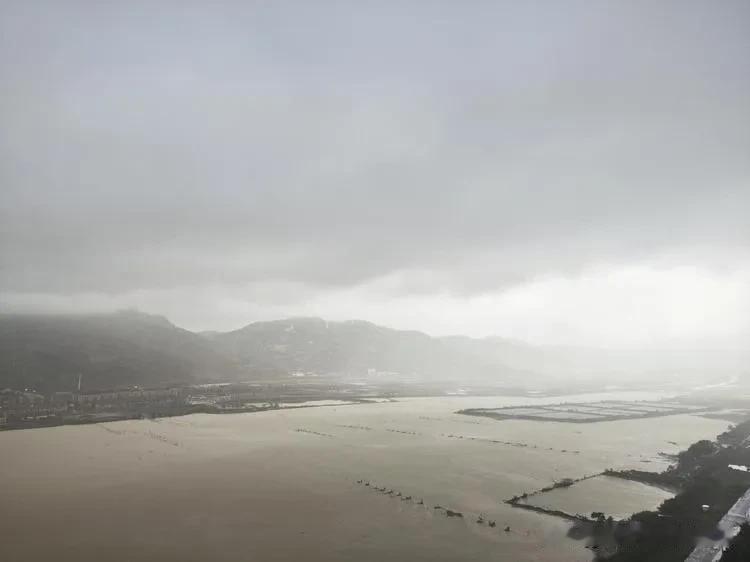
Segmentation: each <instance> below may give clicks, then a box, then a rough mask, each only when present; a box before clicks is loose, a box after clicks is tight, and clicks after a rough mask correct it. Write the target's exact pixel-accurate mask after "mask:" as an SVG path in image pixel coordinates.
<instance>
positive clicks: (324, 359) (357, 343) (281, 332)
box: [206, 318, 518, 382]
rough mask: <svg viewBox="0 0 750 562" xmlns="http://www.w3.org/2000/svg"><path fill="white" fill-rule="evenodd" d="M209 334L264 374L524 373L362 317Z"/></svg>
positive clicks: (461, 375) (420, 375)
mask: <svg viewBox="0 0 750 562" xmlns="http://www.w3.org/2000/svg"><path fill="white" fill-rule="evenodd" d="M206 337H208V338H209V339H210V340H211V341H213V342H214V343H216V344H217V346H218V347H219V348H220V349H221V350H223V352H224V353H226V354H227V355H229V356H231V357H233V358H234V359H235V360H236V361H237V362H238V364H239V365H240V366H241V367H242V368H243V369H244V370H247V371H248V372H253V373H258V374H274V373H291V372H294V371H313V372H316V373H321V374H341V375H362V374H366V373H367V372H368V371H370V370H375V371H379V372H391V373H394V374H396V373H398V374H399V375H400V376H402V377H407V376H408V377H418V378H423V379H428V380H439V379H447V378H451V379H454V380H467V379H474V380H476V379H482V378H492V379H493V380H496V381H497V382H499V381H500V379H502V378H506V377H512V376H516V375H518V373H517V372H515V371H513V370H511V369H508V368H506V367H505V366H504V365H503V364H502V362H500V361H491V362H489V361H485V360H484V359H482V358H481V357H476V356H473V355H471V354H468V353H464V352H463V351H461V350H457V349H454V348H453V347H452V346H450V345H447V344H446V343H445V342H443V341H441V340H440V339H438V338H433V337H430V336H428V335H426V334H423V333H421V332H415V331H401V330H393V329H390V328H384V327H382V326H377V325H375V324H371V323H369V322H363V321H357V320H354V321H347V322H327V321H325V320H322V319H320V318H290V319H286V320H276V321H270V322H256V323H253V324H250V325H248V326H246V327H244V328H242V329H240V330H236V331H234V332H228V333H223V334H216V333H213V334H210V335H207V336H206Z"/></svg>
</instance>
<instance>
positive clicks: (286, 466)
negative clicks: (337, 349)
mask: <svg viewBox="0 0 750 562" xmlns="http://www.w3.org/2000/svg"><path fill="white" fill-rule="evenodd" d="M650 398H658V397H655V396H653V395H644V394H638V393H619V394H609V395H589V396H570V397H565V401H567V402H576V403H583V402H595V401H601V400H605V399H609V400H642V399H650ZM560 401H561V399H560V397H558V398H555V399H539V400H529V399H528V398H501V397H490V398H474V397H471V398H468V397H467V398H425V399H408V400H402V401H400V402H394V403H378V404H357V405H346V406H336V405H328V406H326V407H320V408H316V407H309V408H297V409H288V410H273V411H266V412H259V413H254V414H236V415H224V416H219V415H204V414H201V415H192V416H186V417H181V418H169V419H163V420H157V421H123V422H114V423H108V424H98V425H86V426H63V427H55V428H46V429H34V430H25V431H15V432H5V433H1V434H0V452H1V453H2V458H3V462H2V463H0V478H1V479H2V482H3V486H2V487H1V488H0V521H2V522H3V529H4V533H3V536H4V538H3V540H2V541H0V559H1V560H12V561H14V562H23V561H37V560H49V559H54V560H62V561H65V562H67V561H77V562H78V561H83V562H85V561H97V562H98V561H100V560H108V561H111V562H125V561H128V562H129V561H132V560H159V561H181V562H184V561H201V562H205V561H206V560H212V561H240V560H242V561H247V560H264V561H266V560H320V561H324V560H325V561H338V560H340V561H344V560H347V561H348V560H365V561H368V560H372V561H376V560H377V561H380V560H384V559H390V560H396V561H398V560H408V561H414V560H425V561H426V560H431V561H433V560H446V561H447V560H478V561H482V560H514V561H532V560H533V561H539V560H544V561H545V562H568V561H577V560H580V561H583V560H590V559H591V553H590V551H589V550H586V549H585V548H584V547H585V543H584V542H583V541H575V540H573V539H570V538H568V536H567V533H568V530H569V528H570V523H569V522H568V521H565V520H563V519H560V518H556V517H551V516H547V515H544V514H539V513H534V512H530V511H526V510H520V509H515V508H513V507H512V506H509V505H506V504H504V503H503V500H505V499H507V498H510V497H512V496H513V495H516V494H519V493H523V492H532V491H534V490H538V489H540V488H542V487H545V486H548V485H549V484H550V483H552V482H554V481H556V480H560V479H562V478H580V477H582V476H585V475H589V474H594V473H598V472H601V471H603V470H604V469H606V468H616V469H627V468H637V469H642V470H655V471H658V470H661V469H663V468H665V467H666V463H667V461H666V460H665V458H664V457H663V456H662V455H660V453H666V454H674V453H676V452H678V451H679V450H680V449H684V448H686V447H687V446H688V445H690V444H691V443H693V442H694V441H696V440H698V439H703V438H713V437H714V436H715V435H716V434H718V433H720V432H721V431H723V430H724V429H725V428H726V426H727V422H726V421H722V420H715V419H707V418H705V417H701V416H699V415H672V416H669V417H664V418H659V419H658V420H655V419H634V420H621V421H613V422H607V423H597V424H576V423H555V424H550V423H540V422H535V421H528V420H509V421H507V422H504V423H497V422H496V421H494V420H491V419H485V418H480V417H468V416H462V415H458V414H455V413H454V412H455V411H457V410H459V409H462V408H489V407H498V405H501V406H511V405H520V404H529V403H533V404H536V405H538V404H542V403H547V404H551V403H559V402H560ZM592 480H596V479H592ZM607 480H608V479H607ZM607 480H599V481H598V482H596V483H594V482H592V483H591V484H587V482H588V481H586V482H581V483H580V484H576V485H574V486H572V487H571V488H569V489H567V490H565V491H561V492H564V493H565V494H566V496H565V498H563V500H564V501H565V502H568V503H569V504H570V505H574V506H576V508H577V506H578V505H579V504H580V505H581V506H583V507H585V508H586V509H589V507H591V508H592V510H593V509H594V508H598V509H597V510H604V511H607V510H610V511H611V512H612V514H613V515H621V514H625V513H627V512H628V511H629V510H632V509H633V508H634V507H639V508H641V506H645V507H650V506H651V504H653V503H654V502H658V500H659V498H658V497H656V496H654V495H651V492H644V494H643V495H641V496H640V497H641V500H643V501H642V502H640V503H639V502H638V501H636V502H635V503H634V501H633V497H632V494H631V493H630V491H629V490H622V491H621V492H622V493H620V492H617V493H615V494H612V493H610V491H611V490H612V489H614V488H612V487H610V486H609V485H608V483H607ZM360 481H361V482H360ZM365 483H369V484H370V485H369V486H367V485H365ZM584 484H586V486H592V485H593V486H594V488H595V489H588V488H586V489H584V488H579V486H583V485H584ZM618 485H620V486H629V485H630V483H628V484H622V483H619V484H618ZM391 490H392V491H393V493H390V494H389V493H388V492H389V491H391ZM581 490H584V492H585V493H586V495H587V498H586V501H585V502H584V503H580V502H579V500H580V498H576V494H577V493H579V492H580V491H581ZM600 493H601V494H602V501H601V502H600V501H598V500H597V495H598V494H600ZM398 494H401V495H400V496H399V495H398ZM605 495H606V496H607V497H604V496H605ZM646 504H648V505H646ZM435 506H440V509H435ZM447 510H451V511H453V512H460V513H461V514H462V515H463V517H449V516H448V515H447ZM480 516H481V520H480ZM478 520H480V522H478ZM490 520H492V521H495V522H496V526H495V527H490V526H489V524H488V522H489V521H490ZM506 527H509V528H510V530H509V531H505V529H506ZM40 537H44V538H43V540H41V539H40Z"/></svg>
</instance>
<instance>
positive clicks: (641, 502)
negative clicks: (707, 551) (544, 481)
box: [525, 476, 674, 519]
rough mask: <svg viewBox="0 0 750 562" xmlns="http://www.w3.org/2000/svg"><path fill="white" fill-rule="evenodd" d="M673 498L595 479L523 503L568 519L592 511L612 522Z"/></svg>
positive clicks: (633, 484) (614, 480)
mask: <svg viewBox="0 0 750 562" xmlns="http://www.w3.org/2000/svg"><path fill="white" fill-rule="evenodd" d="M673 495H674V494H671V493H669V492H667V491H665V490H662V489H660V488H657V487H655V486H649V485H647V484H642V483H640V482H633V481H630V480H623V479H622V478H612V477H609V476H597V477H595V478H589V479H587V480H582V481H581V482H576V483H575V484H573V485H572V486H570V487H567V488H556V489H554V490H550V491H548V492H542V493H541V494H538V495H535V496H532V497H530V498H529V499H528V500H527V501H526V502H525V503H528V504H529V505H535V506H538V507H544V508H547V509H552V510H557V511H563V512H565V513H570V514H571V515H576V514H581V515H585V516H589V515H591V513H592V512H594V511H601V512H604V513H606V514H607V515H611V516H612V517H613V518H615V519H624V518H626V517H629V516H630V515H632V514H633V513H637V512H639V511H645V510H648V509H656V508H657V507H659V505H660V504H661V503H662V502H663V501H664V500H666V499H669V498H671V497H672V496H673Z"/></svg>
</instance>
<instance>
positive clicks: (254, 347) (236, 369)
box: [0, 311, 520, 391]
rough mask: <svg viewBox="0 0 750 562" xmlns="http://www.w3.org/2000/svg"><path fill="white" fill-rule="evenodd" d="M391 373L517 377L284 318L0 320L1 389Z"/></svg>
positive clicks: (410, 342)
mask: <svg viewBox="0 0 750 562" xmlns="http://www.w3.org/2000/svg"><path fill="white" fill-rule="evenodd" d="M298 371H302V372H312V373H317V374H325V375H338V376H341V377H347V376H362V375H367V374H368V373H369V374H373V373H381V374H382V373H389V374H390V375H391V376H393V377H403V378H414V377H417V378H419V379H420V380H425V381H430V380H434V381H440V380H443V381H444V380H447V379H453V380H467V379H477V378H479V379H491V380H492V381H495V382H500V381H501V380H504V379H506V378H509V377H510V378H516V379H517V378H518V377H519V376H520V373H518V372H516V371H515V370H512V369H508V368H506V367H504V366H503V365H502V364H500V363H499V362H487V361H484V360H483V359H482V358H480V357H475V356H472V355H471V354H467V353H464V352H463V351H461V350H458V349H454V347H453V346H452V345H451V344H450V342H448V341H443V340H441V339H440V338H433V337H431V336H428V335H427V334H424V333H421V332H416V331H404V330H394V329H391V328H385V327H382V326H378V325H375V324H372V323H370V322H365V321H361V320H351V321H344V322H328V321H326V320H323V319H320V318H290V319H285V320H275V321H268V322H255V323H252V324H249V325H247V326H245V327H244V328H241V329H239V330H235V331H232V332H224V333H221V332H204V333H200V334H196V333H193V332H190V331H188V330H183V329H181V328H178V327H177V326H175V325H173V324H171V323H170V322H169V321H168V320H167V319H166V318H164V317H161V316H154V315H149V314H144V313H140V312H133V311H125V312H117V313H113V314H96V315H80V316H75V315H0V388H4V387H12V388H26V387H29V388H35V389H37V390H40V391H57V390H73V389H74V387H75V385H76V384H77V380H78V375H79V374H80V375H82V380H83V389H102V388H116V387H124V386H129V385H164V384H188V383H193V382H205V381H211V380H239V379H243V380H247V379H253V378H273V377H277V376H283V375H289V374H291V373H294V372H298Z"/></svg>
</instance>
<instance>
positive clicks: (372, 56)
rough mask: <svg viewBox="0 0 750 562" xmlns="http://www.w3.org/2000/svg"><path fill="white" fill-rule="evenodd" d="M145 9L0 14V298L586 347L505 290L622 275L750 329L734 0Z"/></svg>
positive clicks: (743, 17) (24, 6) (743, 49)
mask: <svg viewBox="0 0 750 562" xmlns="http://www.w3.org/2000/svg"><path fill="white" fill-rule="evenodd" d="M156 4H157V5H154V3H141V2H128V3H124V4H122V5H120V6H114V5H107V6H105V5H98V4H95V5H92V3H90V2H82V1H80V2H77V1H65V2H49V3H44V2H35V3H28V2H20V1H19V2H5V3H3V6H2V8H0V10H1V12H2V13H1V14H0V15H1V16H2V17H0V22H2V23H0V26H2V29H0V86H2V88H0V92H1V93H0V96H1V97H2V103H1V104H0V119H1V120H2V128H1V129H0V182H1V183H2V189H1V190H0V302H3V303H5V305H6V307H11V308H13V309H24V308H27V309H38V308H45V307H49V308H53V309H70V308H106V307H107V306H110V305H111V306H118V307H119V306H146V307H148V309H149V310H154V311H157V312H170V313H172V312H175V311H176V312H177V316H178V317H179V316H180V311H182V315H181V316H182V318H183V319H184V320H183V321H184V322H185V323H187V324H189V325H190V326H191V327H206V328H228V327H234V326H235V325H237V324H241V323H244V322H247V321H251V320H254V319H257V318H261V317H268V316H272V315H274V314H276V313H278V314H286V313H294V312H295V311H299V312H302V313H304V312H315V313H320V314H323V315H335V316H347V317H369V318H371V319H376V320H378V321H382V322H384V323H390V324H397V325H398V324H402V325H405V326H406V327H418V328H421V329H425V330H427V331H439V332H450V331H465V332H470V333H477V334H484V333H503V334H505V335H513V334H517V333H520V335H524V336H529V337H530V338H531V339H536V340H539V341H563V340H565V337H563V336H566V335H569V334H570V333H576V334H580V335H577V336H576V339H580V340H585V339H587V338H589V337H590V335H589V334H590V332H592V331H593V330H590V329H588V328H587V329H583V326H584V324H585V325H590V324H592V323H596V322H601V321H603V320H604V319H605V317H604V316H601V317H600V316H597V315H596V314H594V312H596V311H597V310H599V311H602V310H607V309H608V307H607V306H602V303H601V302H597V301H596V299H595V298H593V297H592V299H591V300H590V302H588V301H587V299H585V298H582V297H579V300H580V305H581V306H582V307H584V309H582V310H580V311H579V312H580V314H578V316H579V319H578V320H577V319H575V318H571V317H568V318H567V320H564V317H565V314H569V316H570V315H573V314H575V311H569V313H565V314H564V313H562V312H560V313H559V314H558V313H554V314H552V315H550V312H549V311H550V310H557V308H559V307H555V306H537V307H534V306H530V307H527V308H525V309H523V314H521V313H519V312H517V311H516V312H514V310H516V308H517V307H518V306H519V305H518V301H513V303H509V301H508V298H509V296H513V295H519V294H525V293H524V292H525V291H526V292H528V291H533V290H535V291H537V292H536V293H534V294H536V297H535V298H536V299H537V300H538V301H541V302H547V301H546V299H553V298H566V297H565V295H564V294H556V295H555V294H554V291H550V290H549V289H544V290H542V289H540V288H539V287H541V286H544V283H548V282H549V281H548V280H549V279H553V280H556V281H554V283H562V284H568V285H570V294H573V293H575V294H579V295H580V294H581V288H584V287H587V285H586V283H587V279H590V278H591V277H592V275H593V276H594V277H596V276H599V277H601V278H602V279H608V278H609V279H617V278H618V275H622V274H623V273H622V272H627V271H632V270H633V269H634V268H635V269H636V270H639V271H649V272H651V273H649V274H648V275H650V276H651V277H649V278H650V279H652V280H654V279H657V278H658V279H659V281H654V282H653V283H651V285H653V286H655V285H659V287H660V288H659V289H654V292H653V294H654V295H657V294H660V291H662V290H663V288H662V285H664V286H669V285H668V284H669V283H675V284H677V285H679V286H677V287H675V291H674V292H675V294H682V295H684V298H685V299H686V301H692V302H693V305H690V306H694V305H695V300H696V298H699V299H702V300H703V301H704V302H707V303H719V302H724V301H722V298H723V297H722V295H727V294H730V293H731V294H733V295H736V298H735V297H732V299H734V300H732V299H730V301H731V302H733V303H734V304H733V305H732V306H731V307H730V306H727V307H726V308H727V312H726V313H727V314H730V315H731V318H729V317H724V318H726V320H727V321H726V322H725V323H726V324H727V325H729V326H734V328H733V329H732V331H731V333H729V334H725V333H724V332H722V331H719V332H720V333H718V334H715V333H714V332H715V330H708V329H706V328H701V327H700V326H694V327H692V328H690V329H689V330H687V328H685V329H683V328H680V327H678V328H676V329H674V326H672V324H674V323H678V324H680V322H681V320H680V318H679V317H674V316H671V314H672V313H671V312H669V310H672V308H669V309H668V310H666V309H665V310H661V311H659V310H656V309H654V310H651V311H649V310H646V309H644V310H643V311H641V313H640V314H641V316H640V317H638V318H640V321H642V322H643V323H644V325H649V326H655V328H654V331H653V334H651V335H652V336H653V337H654V338H656V339H657V340H660V339H663V340H665V341H666V340H669V339H671V338H673V337H677V336H675V333H677V334H678V335H679V334H681V333H682V332H683V331H685V330H687V331H688V332H689V334H688V335H687V336H685V335H684V334H682V335H680V336H679V337H683V336H684V339H685V338H686V339H695V338H700V337H701V336H702V335H705V336H706V337H709V336H710V337H711V338H712V339H716V340H717V341H723V340H724V339H727V341H729V340H731V341H733V342H736V341H737V340H738V339H741V337H744V336H745V335H750V334H748V332H747V326H746V324H743V323H742V322H741V318H742V315H743V314H744V315H745V316H748V315H750V311H749V310H747V308H742V307H743V306H744V307H747V306H748V302H747V298H746V294H747V293H746V292H747V290H748V289H747V287H744V285H743V284H742V283H739V285H738V282H737V280H738V279H741V280H744V279H747V277H745V275H746V273H747V271H748V270H749V269H750V226H749V225H750V221H748V220H747V213H748V211H747V210H748V209H750V157H748V155H749V154H750V102H748V96H747V92H748V91H750V58H748V57H747V53H748V52H750V35H749V34H748V33H747V24H746V22H747V21H748V18H750V8H749V7H748V5H747V3H745V2H740V1H737V2H722V3H721V5H708V4H705V3H698V2H667V3H660V4H659V5H658V6H656V5H653V3H646V2H643V3H641V2H622V3H618V4H612V3H608V5H607V6H601V7H598V6H593V5H592V4H591V3H584V2H582V3H576V2H573V3H566V5H565V6H563V5H561V4H560V3H557V2H549V3H546V4H545V3H543V4H536V5H535V6H534V7H524V6H520V5H518V3H507V4H502V3H495V4H494V5H481V6H479V5H478V6H475V7H473V8H471V9H469V8H468V7H466V6H460V5H459V4H455V5H453V6H452V7H437V6H428V5H427V4H424V3H413V4H411V5H407V6H405V7H404V6H399V7H397V6H396V5H395V4H393V5H390V4H388V3H386V5H383V3H371V4H370V6H367V7H366V6H364V5H363V4H362V3H358V4H359V5H354V4H346V3H314V4H312V3H311V4H309V5H308V4H305V3H284V2H274V3H265V2H258V3H252V2H237V3H233V2H226V3H208V4H207V3H194V4H193V3H183V2H181V3H175V4H173V5H172V4H170V3H169V2H159V3H156ZM563 8H564V9H563ZM690 271H692V272H693V273H692V274H686V273H685V272H690ZM654 272H655V273H654ZM675 272H677V273H675ZM648 275H647V276H648ZM696 278H698V279H710V280H711V281H710V283H709V285H710V290H711V291H714V292H715V294H713V293H711V294H708V293H705V287H703V288H702V289H696V287H698V286H699V285H700V283H699V284H698V285H696V284H695V283H692V281H690V280H691V279H693V280H695V279H696ZM613 283H615V285H610V290H611V291H614V288H615V287H616V282H615V281H613ZM691 283H692V284H691ZM540 284H541V285H540ZM654 284H655V285H654ZM680 287H688V288H691V287H692V289H691V291H692V290H693V289H694V290H695V291H697V292H690V291H687V292H686V291H683V290H681V289H680ZM621 290H622V291H630V290H632V287H628V286H625V287H623V288H621ZM605 293H606V291H605ZM566 294H567V293H566ZM139 295H140V296H139ZM144 295H146V296H144ZM615 295H619V297H616V296H615ZM622 295H623V293H617V292H616V291H614V292H612V298H613V299H616V298H620V297H622ZM519 298H520V297H519ZM526 298H528V297H526ZM625 298H626V299H627V297H625ZM632 298H636V295H632ZM481 299H491V300H492V303H493V304H492V305H491V306H490V307H489V312H487V311H485V310H481V311H480V310H479V309H480V308H481V307H477V304H476V303H477V302H482V300H481ZM532 300H533V298H532ZM607 302H614V301H607ZM243 303H244V304H243ZM424 303H431V304H430V306H429V307H427V308H429V309H430V310H432V309H433V308H436V309H437V310H436V311H435V312H434V313H433V314H428V315H426V316H425V314H423V313H422V312H418V311H423V310H424V308H425V306H424ZM323 305H325V306H323ZM688 305H689V303H687V302H686V303H684V306H688ZM717 306H719V305H718V304H717ZM514 307H515V308H514ZM737 307H740V308H739V309H738V310H734V309H736V308H737ZM610 308H611V313H612V314H618V311H620V312H619V314H621V308H620V306H619V305H613V306H612V307H610ZM676 308H679V307H676ZM704 308H706V307H704V306H703V305H701V306H699V307H697V308H695V309H691V310H695V311H699V310H703V309H704ZM708 308H709V309H712V308H713V309H715V307H712V306H708ZM185 309H192V311H191V312H185ZM720 309H721V310H724V309H723V308H720ZM730 309H733V310H730ZM328 311H330V312H329V313H328V314H326V313H327V312H328ZM441 311H442V312H441ZM592 311H593V312H592ZM657 314H660V316H656V315H657ZM695 314H698V315H699V312H695ZM448 316H453V317H454V318H455V319H456V320H455V321H454V322H451V321H450V320H445V319H444V320H440V318H446V317H448ZM557 316H559V317H560V318H557ZM509 317H513V318H516V317H517V319H516V320H514V321H513V322H509V321H508V318H509ZM638 318H636V319H635V320H634V321H632V322H630V321H628V322H625V323H624V325H627V326H630V327H631V328H629V329H635V330H637V329H638V325H639V323H638ZM659 319H661V322H658V321H657V320H659ZM714 320H716V319H714ZM613 321H614V319H613ZM685 322H687V323H685ZM685 322H683V323H682V324H680V326H682V327H685V326H693V320H690V321H689V322H688V321H685ZM551 323H558V324H560V325H559V326H558V327H557V328H555V329H550V328H549V326H550V324H551ZM579 324H580V326H579ZM534 326H536V328H534ZM660 326H661V327H660ZM669 326H672V328H669ZM620 332H621V331H619V330H618V331H616V332H613V333H611V334H609V335H608V337H607V338H605V339H606V340H607V341H606V342H604V343H607V342H611V343H615V344H616V343H617V342H618V341H622V340H623V339H625V340H628V341H629V340H630V339H632V338H627V337H625V335H624V334H622V333H620ZM714 336H715V337H714ZM629 343H632V342H629Z"/></svg>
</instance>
